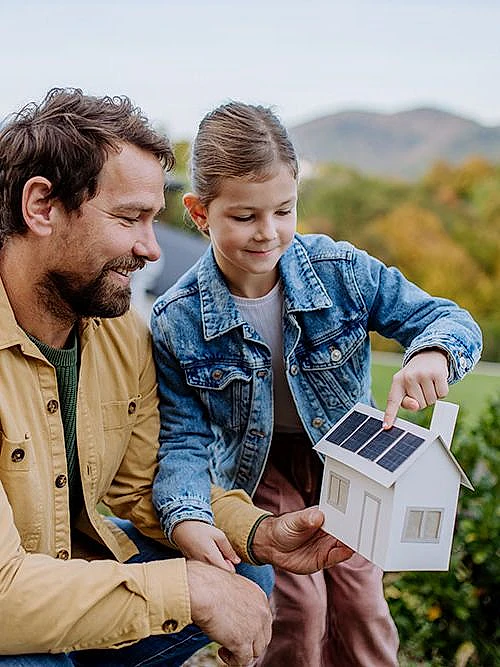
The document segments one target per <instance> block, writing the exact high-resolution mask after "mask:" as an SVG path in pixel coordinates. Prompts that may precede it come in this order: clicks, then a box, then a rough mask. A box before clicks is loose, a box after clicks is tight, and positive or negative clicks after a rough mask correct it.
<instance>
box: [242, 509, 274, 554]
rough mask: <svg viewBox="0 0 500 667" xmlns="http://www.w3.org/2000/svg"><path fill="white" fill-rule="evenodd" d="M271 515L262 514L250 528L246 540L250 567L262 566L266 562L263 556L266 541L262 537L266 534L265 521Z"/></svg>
mask: <svg viewBox="0 0 500 667" xmlns="http://www.w3.org/2000/svg"><path fill="white" fill-rule="evenodd" d="M272 516H273V515H272V514H271V513H269V514H263V515H262V516H260V517H259V518H258V519H257V521H256V522H255V523H254V525H253V526H252V529H251V531H250V533H249V535H248V540H247V553H248V556H249V558H250V561H251V563H252V565H264V564H266V562H267V560H266V559H265V556H264V551H265V549H264V546H265V545H266V539H265V537H264V535H266V534H267V530H266V525H265V524H266V523H269V522H266V519H269V518H270V517H272Z"/></svg>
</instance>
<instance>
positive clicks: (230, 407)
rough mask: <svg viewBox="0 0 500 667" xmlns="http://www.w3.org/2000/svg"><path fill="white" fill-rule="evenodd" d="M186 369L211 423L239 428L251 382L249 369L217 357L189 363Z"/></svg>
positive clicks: (244, 420)
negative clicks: (211, 360)
mask: <svg viewBox="0 0 500 667" xmlns="http://www.w3.org/2000/svg"><path fill="white" fill-rule="evenodd" d="M185 372H186V381H187V383H188V384H189V385H190V386H191V387H193V388H194V389H196V390H197V391H198V393H199V396H200V399H201V401H202V402H203V404H204V405H205V407H206V409H207V410H208V413H209V417H210V421H211V422H212V423H214V424H218V425H219V426H221V427H222V428H224V429H226V428H230V429H239V428H241V427H242V426H243V425H244V424H245V423H246V420H247V418H248V414H249V409H250V408H249V404H250V398H251V386H252V371H251V370H250V369H246V368H242V367H241V366H235V365H234V364H228V363H227V362H225V361H217V362H212V363H210V364H206V365H203V366H201V365H197V366H192V367H190V368H187V369H186V370H185Z"/></svg>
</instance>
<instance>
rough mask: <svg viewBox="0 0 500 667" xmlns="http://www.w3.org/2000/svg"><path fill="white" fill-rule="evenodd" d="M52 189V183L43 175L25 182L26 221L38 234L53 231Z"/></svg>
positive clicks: (41, 234)
mask: <svg viewBox="0 0 500 667" xmlns="http://www.w3.org/2000/svg"><path fill="white" fill-rule="evenodd" d="M51 190H52V184H51V183H50V181H48V180H47V179H46V178H44V177H43V176H33V177H32V178H30V179H29V180H27V181H26V183H25V184H24V188H23V196H22V211H23V217H24V221H25V222H26V225H27V226H28V227H29V228H30V229H31V231H32V232H33V233H35V234H37V235H38V236H49V235H50V234H51V233H52V227H53V221H52V217H51V213H52V208H53V206H52V200H51V198H50V193H51Z"/></svg>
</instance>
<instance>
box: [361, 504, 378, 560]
mask: <svg viewBox="0 0 500 667" xmlns="http://www.w3.org/2000/svg"><path fill="white" fill-rule="evenodd" d="M379 520H380V498H377V497H376V496H373V495H372V494H371V493H367V492H366V491H365V494H364V498H363V507H362V510H361V522H360V526H359V537H358V548H357V551H359V553H361V554H363V556H365V558H368V559H370V560H372V559H373V554H374V550H375V538H376V536H377V530H378V522H379Z"/></svg>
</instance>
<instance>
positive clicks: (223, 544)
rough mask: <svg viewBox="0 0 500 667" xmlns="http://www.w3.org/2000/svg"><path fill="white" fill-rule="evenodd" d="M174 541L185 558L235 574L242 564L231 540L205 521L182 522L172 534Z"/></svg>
mask: <svg viewBox="0 0 500 667" xmlns="http://www.w3.org/2000/svg"><path fill="white" fill-rule="evenodd" d="M172 539H173V540H174V542H175V544H176V545H177V547H178V548H179V549H180V550H181V551H182V553H183V554H184V556H185V557H186V558H188V559H190V560H199V561H201V562H202V563H209V564H210V565H216V566H217V567H220V568H222V569H223V570H227V571H228V572H234V571H235V570H234V566H235V565H237V564H238V563H239V562H240V558H239V556H238V555H237V554H236V552H235V550H234V549H233V547H232V546H231V544H230V543H229V540H228V539H227V537H226V536H225V534H224V533H223V532H222V530H219V529H218V528H216V527H215V526H212V525H210V524H208V523H204V522H203V521H182V522H181V523H178V524H177V526H176V527H175V528H174V530H173V532H172Z"/></svg>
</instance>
